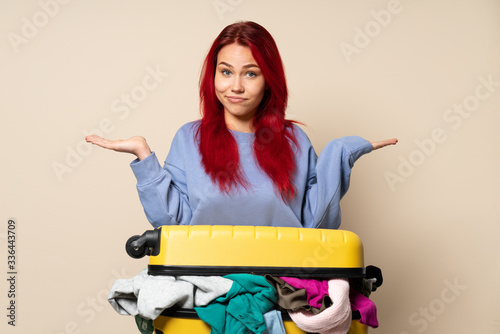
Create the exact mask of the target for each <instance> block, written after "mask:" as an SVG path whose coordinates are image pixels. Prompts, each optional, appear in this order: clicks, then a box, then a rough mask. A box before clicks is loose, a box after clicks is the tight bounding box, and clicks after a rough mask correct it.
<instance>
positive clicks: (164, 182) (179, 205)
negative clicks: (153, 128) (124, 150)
mask: <svg viewBox="0 0 500 334" xmlns="http://www.w3.org/2000/svg"><path fill="white" fill-rule="evenodd" d="M174 145H175V144H174V143H172V147H174ZM173 151H175V150H174V149H173V148H171V151H170V153H169V154H173V153H174V152H173ZM130 167H131V168H132V171H133V172H134V175H135V176H136V178H137V191H138V193H139V199H140V200H141V204H142V206H143V208H144V212H145V214H146V217H147V219H148V221H149V222H150V223H151V225H153V227H155V228H157V227H159V226H162V225H177V224H181V225H183V224H189V221H190V220H191V216H192V213H191V208H190V205H189V198H188V196H187V189H186V180H185V179H186V175H185V173H184V171H182V170H181V169H180V168H178V167H175V166H172V165H170V164H167V163H165V166H164V167H163V168H162V167H161V166H160V164H159V162H158V159H157V157H156V154H155V153H154V152H153V153H151V155H149V156H148V157H146V158H145V159H143V160H141V161H139V160H138V159H136V160H134V161H133V162H132V163H131V164H130Z"/></svg>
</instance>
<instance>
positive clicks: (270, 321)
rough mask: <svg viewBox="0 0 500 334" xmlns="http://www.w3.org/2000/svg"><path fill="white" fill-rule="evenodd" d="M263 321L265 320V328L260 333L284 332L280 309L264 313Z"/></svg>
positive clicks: (277, 333)
mask: <svg viewBox="0 0 500 334" xmlns="http://www.w3.org/2000/svg"><path fill="white" fill-rule="evenodd" d="M264 321H265V322H266V330H265V331H264V332H263V333H262V334H286V331H285V325H284V324H283V318H282V317H281V312H280V311H276V310H271V311H269V312H267V313H266V314H264Z"/></svg>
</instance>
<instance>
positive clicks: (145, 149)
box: [85, 135, 151, 160]
mask: <svg viewBox="0 0 500 334" xmlns="http://www.w3.org/2000/svg"><path fill="white" fill-rule="evenodd" d="M85 140H86V141H87V142H88V143H91V144H94V145H97V146H100V147H103V148H106V149H108V150H113V151H117V152H125V153H131V154H134V155H135V156H136V157H137V158H138V159H139V160H142V159H144V158H146V157H147V156H149V155H150V154H151V149H150V148H149V145H148V143H147V142H146V139H145V138H144V137H140V136H135V137H130V138H129V139H118V140H110V139H106V138H102V137H99V136H97V135H90V136H87V137H85Z"/></svg>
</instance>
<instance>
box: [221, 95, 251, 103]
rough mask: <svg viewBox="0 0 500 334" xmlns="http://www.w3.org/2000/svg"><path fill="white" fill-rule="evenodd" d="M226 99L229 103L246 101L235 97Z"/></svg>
mask: <svg viewBox="0 0 500 334" xmlns="http://www.w3.org/2000/svg"><path fill="white" fill-rule="evenodd" d="M226 98H227V100H228V101H229V102H231V103H241V102H245V101H246V100H247V99H245V98H243V97H237V96H227V97H226Z"/></svg>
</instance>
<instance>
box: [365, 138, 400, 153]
mask: <svg viewBox="0 0 500 334" xmlns="http://www.w3.org/2000/svg"><path fill="white" fill-rule="evenodd" d="M397 143H398V140H397V138H391V139H385V140H381V141H376V142H372V143H371V144H372V147H373V149H374V150H377V149H379V148H382V147H386V146H389V145H396V144H397Z"/></svg>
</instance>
